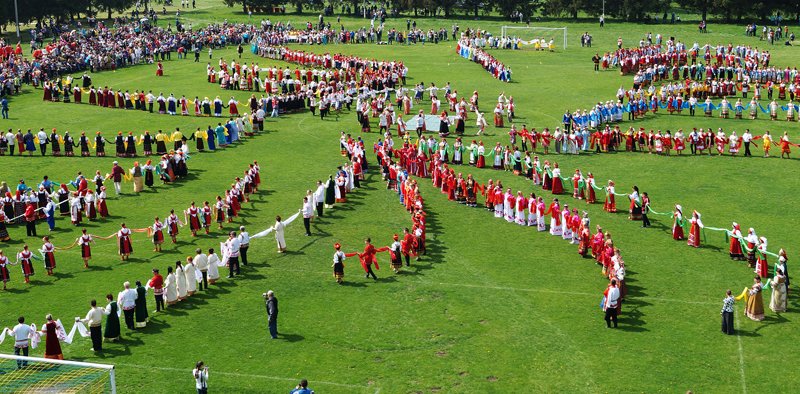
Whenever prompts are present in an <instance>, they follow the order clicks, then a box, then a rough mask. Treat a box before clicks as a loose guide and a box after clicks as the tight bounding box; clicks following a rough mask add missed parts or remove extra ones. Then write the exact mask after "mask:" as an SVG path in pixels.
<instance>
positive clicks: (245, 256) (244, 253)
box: [236, 245, 250, 274]
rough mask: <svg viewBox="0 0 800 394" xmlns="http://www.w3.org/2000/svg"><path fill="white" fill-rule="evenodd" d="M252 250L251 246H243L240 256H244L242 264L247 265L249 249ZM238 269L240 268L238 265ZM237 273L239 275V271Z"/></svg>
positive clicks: (240, 248) (240, 249)
mask: <svg viewBox="0 0 800 394" xmlns="http://www.w3.org/2000/svg"><path fill="white" fill-rule="evenodd" d="M249 248H250V245H242V246H240V247H239V255H240V256H242V264H244V265H247V249H249ZM236 268H239V266H238V265H237V266H236ZM236 273H237V274H238V273H239V271H238V270H237V271H236Z"/></svg>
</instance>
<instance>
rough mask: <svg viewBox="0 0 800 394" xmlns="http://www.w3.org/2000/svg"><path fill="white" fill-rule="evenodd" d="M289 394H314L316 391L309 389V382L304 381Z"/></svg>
mask: <svg viewBox="0 0 800 394" xmlns="http://www.w3.org/2000/svg"><path fill="white" fill-rule="evenodd" d="M289 394H314V390H311V389H310V388H308V380H305V379H303V380H301V381H300V383H299V384H298V385H297V386H295V388H294V390H292V391H290V392H289Z"/></svg>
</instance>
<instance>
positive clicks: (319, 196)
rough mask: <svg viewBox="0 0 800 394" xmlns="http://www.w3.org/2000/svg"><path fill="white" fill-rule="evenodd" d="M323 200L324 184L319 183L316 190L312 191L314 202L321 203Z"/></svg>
mask: <svg viewBox="0 0 800 394" xmlns="http://www.w3.org/2000/svg"><path fill="white" fill-rule="evenodd" d="M323 202H325V185H324V184H323V185H319V187H318V188H317V191H315V192H314V203H316V204H322V203H323Z"/></svg>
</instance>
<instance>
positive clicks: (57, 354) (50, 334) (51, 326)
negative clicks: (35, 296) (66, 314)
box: [41, 314, 66, 360]
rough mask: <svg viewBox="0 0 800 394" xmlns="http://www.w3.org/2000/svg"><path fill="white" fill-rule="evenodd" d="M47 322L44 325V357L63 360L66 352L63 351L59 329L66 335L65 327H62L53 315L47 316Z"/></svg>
mask: <svg viewBox="0 0 800 394" xmlns="http://www.w3.org/2000/svg"><path fill="white" fill-rule="evenodd" d="M46 319H47V322H46V323H44V326H43V327H42V331H41V332H42V334H43V335H44V336H45V350H44V358H50V359H54V360H63V359H64V354H63V353H62V352H61V338H59V336H60V335H59V331H60V334H61V335H64V336H66V335H65V334H66V333H65V332H64V327H61V326H60V325H59V324H58V323H57V322H56V321H55V320H53V315H50V314H48V315H47V316H46Z"/></svg>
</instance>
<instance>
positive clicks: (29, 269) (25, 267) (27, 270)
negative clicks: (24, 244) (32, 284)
mask: <svg viewBox="0 0 800 394" xmlns="http://www.w3.org/2000/svg"><path fill="white" fill-rule="evenodd" d="M22 273H23V274H24V275H25V276H31V275H33V264H31V261H30V260H24V261H23V262H22Z"/></svg>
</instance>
